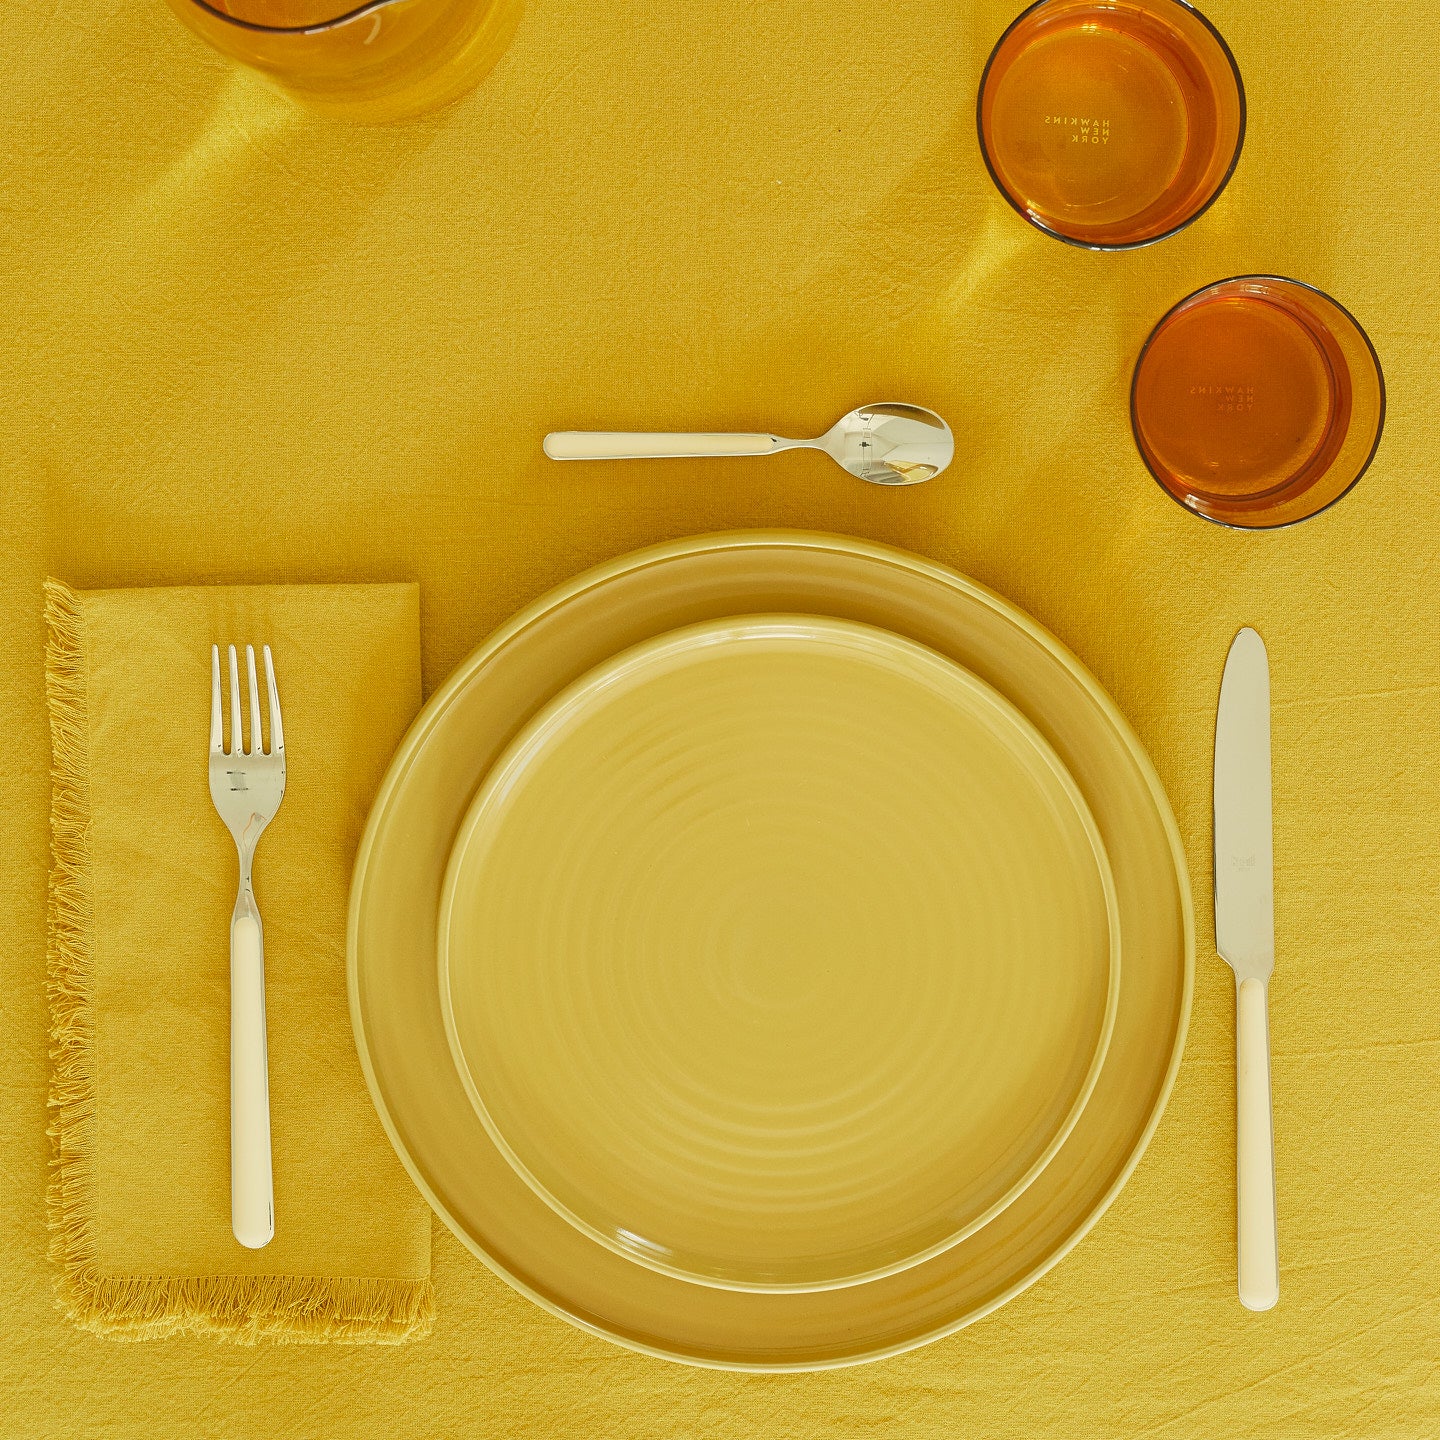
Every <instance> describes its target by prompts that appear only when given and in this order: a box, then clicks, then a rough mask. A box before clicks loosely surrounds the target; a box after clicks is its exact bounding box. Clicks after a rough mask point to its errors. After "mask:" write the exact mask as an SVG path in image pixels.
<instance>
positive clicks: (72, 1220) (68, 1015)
mask: <svg viewBox="0 0 1440 1440" xmlns="http://www.w3.org/2000/svg"><path fill="white" fill-rule="evenodd" d="M82 623H83V622H82V616H81V611H80V602H79V598H78V597H77V596H76V594H75V592H74V591H73V590H71V589H70V587H69V586H67V585H64V584H62V583H61V582H60V581H58V580H47V581H46V582H45V624H46V629H47V636H48V638H47V640H46V645H45V700H46V704H47V707H48V709H49V712H50V744H51V771H50V776H51V804H50V850H51V867H50V893H49V904H48V917H47V918H48V925H47V954H46V972H47V989H48V991H49V996H50V1016H51V1038H52V1041H53V1044H52V1046H51V1050H50V1058H51V1062H52V1065H53V1075H52V1079H51V1087H50V1108H51V1111H52V1116H53V1118H52V1121H51V1124H50V1126H49V1129H48V1131H47V1133H48V1134H49V1136H50V1139H51V1141H52V1144H53V1149H54V1154H53V1156H52V1159H51V1167H52V1168H51V1176H50V1189H49V1195H48V1197H47V1206H48V1212H49V1216H48V1218H49V1226H50V1257H51V1259H52V1260H53V1261H54V1262H55V1263H56V1265H57V1267H58V1269H57V1278H56V1289H57V1292H58V1295H57V1298H58V1302H59V1305H60V1308H61V1309H62V1310H64V1312H65V1314H66V1316H67V1318H69V1319H70V1320H71V1321H73V1322H74V1323H75V1324H76V1325H78V1326H79V1327H80V1328H81V1329H82V1330H89V1331H92V1332H93V1333H95V1334H97V1335H106V1336H109V1337H111V1338H114V1339H120V1340H150V1339H158V1338H160V1337H162V1336H166V1335H180V1334H192V1335H206V1336H211V1337H213V1338H216V1339H220V1340H228V1341H231V1342H233V1343H236V1344H241V1345H253V1344H255V1343H256V1342H257V1341H259V1340H262V1339H267V1340H277V1341H286V1342H290V1343H296V1344H306V1343H319V1342H321V1341H327V1340H328V1341H341V1342H349V1343H352V1344H362V1343H368V1344H381V1345H386V1344H389V1345H398V1344H402V1343H403V1342H405V1341H407V1340H417V1339H421V1338H422V1337H424V1336H426V1335H428V1334H429V1333H430V1331H431V1328H432V1327H433V1325H434V1319H435V1287H434V1283H433V1281H432V1280H431V1278H430V1277H429V1276H428V1275H427V1276H426V1277H425V1278H424V1279H421V1280H395V1279H378V1278H376V1279H368V1278H366V1279H358V1278H350V1277H342V1276H326V1275H197V1276H161V1275H157V1276H146V1275H138V1276H106V1275H101V1274H99V1273H98V1272H97V1270H96V1265H95V1236H94V1224H95V1176H94V1157H95V1070H94V1060H93V1056H94V1043H95V1015H94V1009H93V1006H92V1003H91V995H92V985H93V980H94V964H93V957H92V955H91V948H90V924H91V918H92V916H91V890H90V759H89V739H88V719H87V715H86V702H85V685H84V652H83V647H82V643H81V638H82V637H81V629H82Z"/></svg>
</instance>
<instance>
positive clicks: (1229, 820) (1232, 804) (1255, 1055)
mask: <svg viewBox="0 0 1440 1440" xmlns="http://www.w3.org/2000/svg"><path fill="white" fill-rule="evenodd" d="M1215 946H1216V949H1217V950H1218V951H1219V952H1220V957H1221V959H1223V960H1224V961H1225V962H1226V963H1227V964H1228V965H1229V966H1230V968H1231V969H1232V970H1233V971H1234V972H1235V1241H1236V1272H1237V1282H1238V1288H1239V1292H1240V1303H1241V1304H1242V1305H1244V1306H1245V1307H1246V1309H1249V1310H1268V1309H1270V1308H1271V1306H1273V1305H1274V1304H1275V1302H1276V1301H1277V1300H1278V1299H1279V1298H1280V1273H1279V1259H1278V1238H1277V1227H1276V1218H1275V1139H1274V1124H1273V1118H1272V1114H1271V1104H1270V1019H1269V987H1270V975H1271V972H1272V971H1273V969H1274V967H1275V860H1274V836H1273V822H1272V815H1271V786H1270V661H1269V656H1268V655H1267V653H1266V650H1265V642H1264V641H1263V640H1262V639H1261V638H1260V636H1259V635H1258V634H1256V632H1255V631H1254V630H1252V629H1250V628H1249V627H1246V628H1245V629H1243V630H1241V631H1240V632H1239V634H1237V635H1236V636H1235V639H1234V641H1233V643H1232V644H1231V646H1230V653H1229V655H1228V656H1227V657H1226V660H1225V674H1224V678H1223V679H1222V680H1221V682H1220V705H1219V710H1218V712H1217V714H1216V719H1215Z"/></svg>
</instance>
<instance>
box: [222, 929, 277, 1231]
mask: <svg viewBox="0 0 1440 1440" xmlns="http://www.w3.org/2000/svg"><path fill="white" fill-rule="evenodd" d="M230 1225H231V1228H232V1229H233V1230H234V1232H235V1238H236V1239H237V1240H238V1241H239V1242H240V1243H241V1244H242V1245H245V1246H248V1247H249V1248H250V1249H251V1250H258V1249H260V1248H261V1246H263V1245H268V1244H269V1243H270V1241H271V1240H272V1239H273V1238H274V1236H275V1195H274V1188H273V1183H272V1178H271V1170H270V1074H269V1066H268V1064H267V1062H266V1057H265V949H264V941H263V939H262V937H261V932H260V922H259V920H258V919H257V918H256V917H255V916H253V915H237V916H236V917H235V919H234V920H233V921H232V922H231V925H230Z"/></svg>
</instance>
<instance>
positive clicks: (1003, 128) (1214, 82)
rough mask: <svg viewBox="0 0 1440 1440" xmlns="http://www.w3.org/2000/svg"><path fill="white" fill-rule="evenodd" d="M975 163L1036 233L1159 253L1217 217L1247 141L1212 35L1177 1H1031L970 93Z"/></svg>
mask: <svg viewBox="0 0 1440 1440" xmlns="http://www.w3.org/2000/svg"><path fill="white" fill-rule="evenodd" d="M976 118H977V123H978V125H979V130H980V149H981V153H982V154H983V155H984V157H985V164H986V166H987V167H988V168H989V170H990V174H991V176H992V178H993V179H994V181H995V183H996V185H997V186H999V188H1000V192H1001V194H1003V195H1004V196H1005V198H1006V199H1007V200H1008V201H1009V202H1010V204H1011V205H1013V206H1014V207H1015V209H1016V210H1018V211H1019V212H1020V214H1021V215H1023V216H1024V217H1025V219H1026V220H1028V221H1029V222H1030V223H1031V224H1032V225H1035V226H1037V227H1038V228H1039V229H1041V230H1043V231H1045V233H1046V234H1048V235H1054V236H1055V237H1056V238H1057V239H1060V240H1065V241H1068V242H1069V243H1071V244H1073V245H1082V246H1085V247H1087V248H1089V249H1092V250H1128V249H1133V248H1134V247H1136V246H1139V245H1149V244H1152V243H1153V242H1154V241H1156V240H1163V239H1164V238H1165V237H1166V236H1168V235H1173V234H1174V233H1175V232H1176V231H1177V230H1180V229H1182V228H1183V227H1184V226H1186V225H1188V224H1189V223H1190V222H1191V221H1192V220H1194V219H1195V217H1196V216H1197V215H1199V214H1201V212H1202V211H1204V210H1205V209H1207V208H1208V207H1209V206H1210V205H1211V204H1213V203H1214V201H1215V199H1216V197H1217V196H1218V195H1219V194H1220V192H1221V190H1222V189H1224V187H1225V183H1226V181H1227V180H1229V178H1230V175H1231V173H1232V172H1233V171H1234V169H1235V166H1236V164H1237V162H1238V161H1239V159H1240V147H1241V144H1242V143H1243V141H1244V137H1245V91H1244V87H1243V85H1242V84H1241V82H1240V71H1239V69H1238V68H1237V66H1236V64H1235V57H1234V56H1233V55H1232V54H1231V53H1230V47H1229V46H1228V45H1226V43H1225V41H1224V40H1223V39H1222V38H1221V35H1220V32H1219V31H1218V30H1216V29H1215V27H1214V26H1213V25H1212V24H1211V23H1210V22H1209V21H1208V20H1207V19H1206V18H1205V17H1204V16H1203V15H1201V14H1200V12H1199V11H1198V10H1195V9H1194V8H1192V7H1191V6H1190V5H1188V4H1186V3H1184V0H1040V3H1038V4H1036V5H1032V6H1031V7H1030V8H1029V9H1028V10H1026V11H1024V12H1023V13H1022V14H1021V15H1020V16H1019V17H1018V18H1017V19H1016V20H1015V21H1014V22H1012V24H1011V25H1010V27H1009V29H1008V30H1006V31H1005V33H1004V34H1003V35H1002V36H1001V37H1000V40H999V42H998V43H997V44H996V46H995V49H994V51H993V52H992V53H991V55H990V59H989V61H988V62H987V64H986V66H985V73H984V75H983V77H982V78H981V81H980V97H979V102H978V105H977V117H976Z"/></svg>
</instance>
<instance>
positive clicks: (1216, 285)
mask: <svg viewBox="0 0 1440 1440" xmlns="http://www.w3.org/2000/svg"><path fill="white" fill-rule="evenodd" d="M1041 3H1044V0H1041ZM1031 8H1032V9H1033V8H1034V7H1033V6H1032V7H1031ZM1242 280H1274V281H1277V282H1279V283H1280V284H1282V285H1293V286H1295V288H1296V289H1297V290H1308V291H1309V292H1310V293H1311V294H1312V295H1318V296H1319V297H1320V298H1321V299H1322V300H1324V301H1325V302H1326V303H1327V304H1329V305H1333V306H1334V307H1335V308H1336V309H1337V310H1338V311H1339V312H1340V313H1341V315H1343V316H1344V317H1345V319H1346V320H1348V321H1349V322H1350V324H1351V325H1352V326H1353V327H1354V329H1355V333H1356V334H1357V335H1358V336H1359V337H1360V338H1361V340H1363V341H1364V342H1365V348H1366V350H1368V351H1369V353H1370V360H1371V362H1372V363H1373V365H1374V366H1375V380H1376V383H1377V385H1378V386H1379V390H1380V397H1379V409H1378V411H1377V412H1376V415H1375V438H1374V439H1373V440H1372V441H1371V443H1370V449H1369V450H1368V451H1367V452H1366V455H1365V458H1364V460H1362V461H1361V462H1360V465H1359V466H1358V467H1357V469H1356V471H1355V474H1354V475H1353V476H1352V477H1351V479H1350V480H1349V481H1347V482H1346V484H1345V487H1344V489H1342V490H1341V491H1339V492H1338V493H1337V494H1335V495H1332V496H1331V497H1330V499H1328V500H1327V501H1326V502H1325V503H1324V504H1323V505H1319V506H1317V507H1316V508H1315V509H1314V510H1311V511H1309V512H1308V513H1307V514H1304V515H1297V516H1295V518H1294V519H1292V520H1271V521H1268V522H1265V521H1261V522H1259V523H1257V524H1254V525H1245V524H1241V523H1239V522H1237V521H1235V520H1225V519H1222V518H1220V517H1219V516H1217V515H1207V514H1206V513H1205V512H1204V511H1203V510H1195V509H1193V508H1192V507H1191V506H1189V505H1187V504H1186V503H1185V502H1184V500H1182V499H1181V498H1180V496H1178V495H1177V494H1176V493H1175V492H1174V491H1173V490H1172V489H1171V488H1170V487H1169V486H1168V485H1167V484H1166V483H1165V482H1164V481H1163V480H1162V479H1161V478H1160V477H1159V475H1157V474H1156V473H1155V467H1154V466H1153V465H1151V463H1150V461H1149V459H1148V458H1147V457H1146V454H1145V446H1144V444H1143V443H1142V441H1141V438H1140V414H1139V405H1138V403H1137V402H1138V391H1139V388H1140V367H1141V365H1143V364H1144V363H1145V357H1146V355H1148V354H1149V353H1150V346H1151V345H1152V344H1153V343H1154V341H1155V337H1156V336H1157V335H1159V333H1160V331H1161V330H1162V329H1163V328H1164V325H1165V322H1166V321H1167V320H1169V319H1170V317H1171V316H1172V315H1174V314H1175V313H1176V312H1177V311H1179V310H1182V309H1184V308H1185V306H1186V305H1188V304H1189V303H1190V302H1191V301H1192V300H1194V299H1196V298H1197V297H1198V296H1201V295H1203V294H1205V292H1206V291H1208V290H1218V289H1220V288H1221V286H1224V285H1234V284H1236V283H1238V282H1239V281H1242ZM1386 404H1387V396H1386V388H1385V367H1384V366H1383V365H1382V364H1381V363H1380V352H1379V351H1378V350H1376V348H1375V342H1374V341H1373V340H1371V338H1370V334H1369V332H1368V331H1367V330H1366V329H1365V327H1364V326H1363V325H1362V324H1361V323H1360V322H1359V320H1357V319H1356V318H1355V316H1354V314H1353V313H1352V312H1351V311H1350V310H1349V309H1348V308H1347V307H1346V306H1344V305H1342V304H1341V303H1340V302H1339V301H1338V300H1337V299H1336V298H1335V297H1334V296H1333V295H1331V294H1330V293H1329V291H1326V290H1322V289H1321V288H1320V287H1319V286H1318V285H1311V284H1310V283H1309V282H1308V281H1305V280H1296V279H1295V278H1294V277H1293V276H1290V275H1275V274H1270V273H1249V272H1247V273H1246V274H1243V275H1227V276H1226V277H1225V278H1224V279H1223V280H1211V281H1208V282H1207V283H1206V284H1204V285H1201V286H1200V287H1199V288H1198V289H1195V290H1192V291H1191V292H1190V293H1189V294H1188V295H1184V296H1182V297H1181V298H1180V299H1179V300H1177V301H1176V302H1175V303H1174V304H1173V305H1172V306H1171V307H1170V308H1169V309H1168V310H1167V311H1166V312H1165V313H1164V314H1163V315H1162V316H1161V317H1160V318H1159V319H1158V320H1157V321H1156V322H1155V323H1154V325H1152V326H1151V327H1150V333H1149V334H1148V335H1147V336H1146V337H1145V343H1144V344H1143V345H1142V346H1141V347H1140V353H1139V354H1138V355H1137V356H1136V357H1135V368H1134V370H1133V371H1132V372H1131V375H1130V435H1131V438H1132V439H1133V440H1134V442H1135V450H1136V453H1137V454H1138V455H1139V457H1140V463H1141V464H1142V465H1144V467H1145V469H1146V470H1147V471H1148V472H1149V474H1150V478H1151V479H1152V480H1153V481H1154V482H1155V483H1156V485H1158V486H1159V487H1160V489H1161V491H1162V492H1163V493H1164V494H1165V495H1166V496H1168V497H1169V499H1170V500H1171V501H1173V502H1174V503H1175V504H1176V505H1178V506H1179V507H1180V508H1181V509H1182V510H1183V511H1184V512H1185V513H1186V514H1187V515H1192V516H1194V517H1195V518H1196V519H1198V520H1205V521H1207V522H1208V523H1209V524H1211V525H1219V526H1221V527H1222V528H1223V529H1226V530H1241V531H1248V530H1288V529H1290V527H1291V526H1292V525H1303V524H1304V523H1305V521H1307V520H1313V519H1314V518H1315V517H1316V516H1317V515H1323V514H1324V513H1325V512H1326V511H1327V510H1329V509H1330V508H1331V507H1332V506H1335V505H1338V504H1339V503H1340V502H1341V501H1342V500H1343V499H1344V498H1345V497H1346V496H1347V495H1348V494H1349V493H1350V492H1351V491H1352V490H1353V489H1354V488H1355V487H1356V486H1357V485H1358V484H1359V483H1360V481H1361V479H1362V478H1363V477H1364V475H1365V472H1366V471H1367V470H1369V468H1370V466H1371V463H1372V462H1373V461H1374V459H1375V455H1376V453H1377V452H1378V451H1379V449H1380V440H1381V438H1382V437H1383V435H1384V434H1385V413H1386ZM1327 473H1329V472H1328V471H1322V472H1321V475H1322V476H1323V475H1325V474H1327ZM1264 513H1265V512H1264V510H1263V509H1262V510H1257V511H1256V514H1257V515H1263V514H1264Z"/></svg>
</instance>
